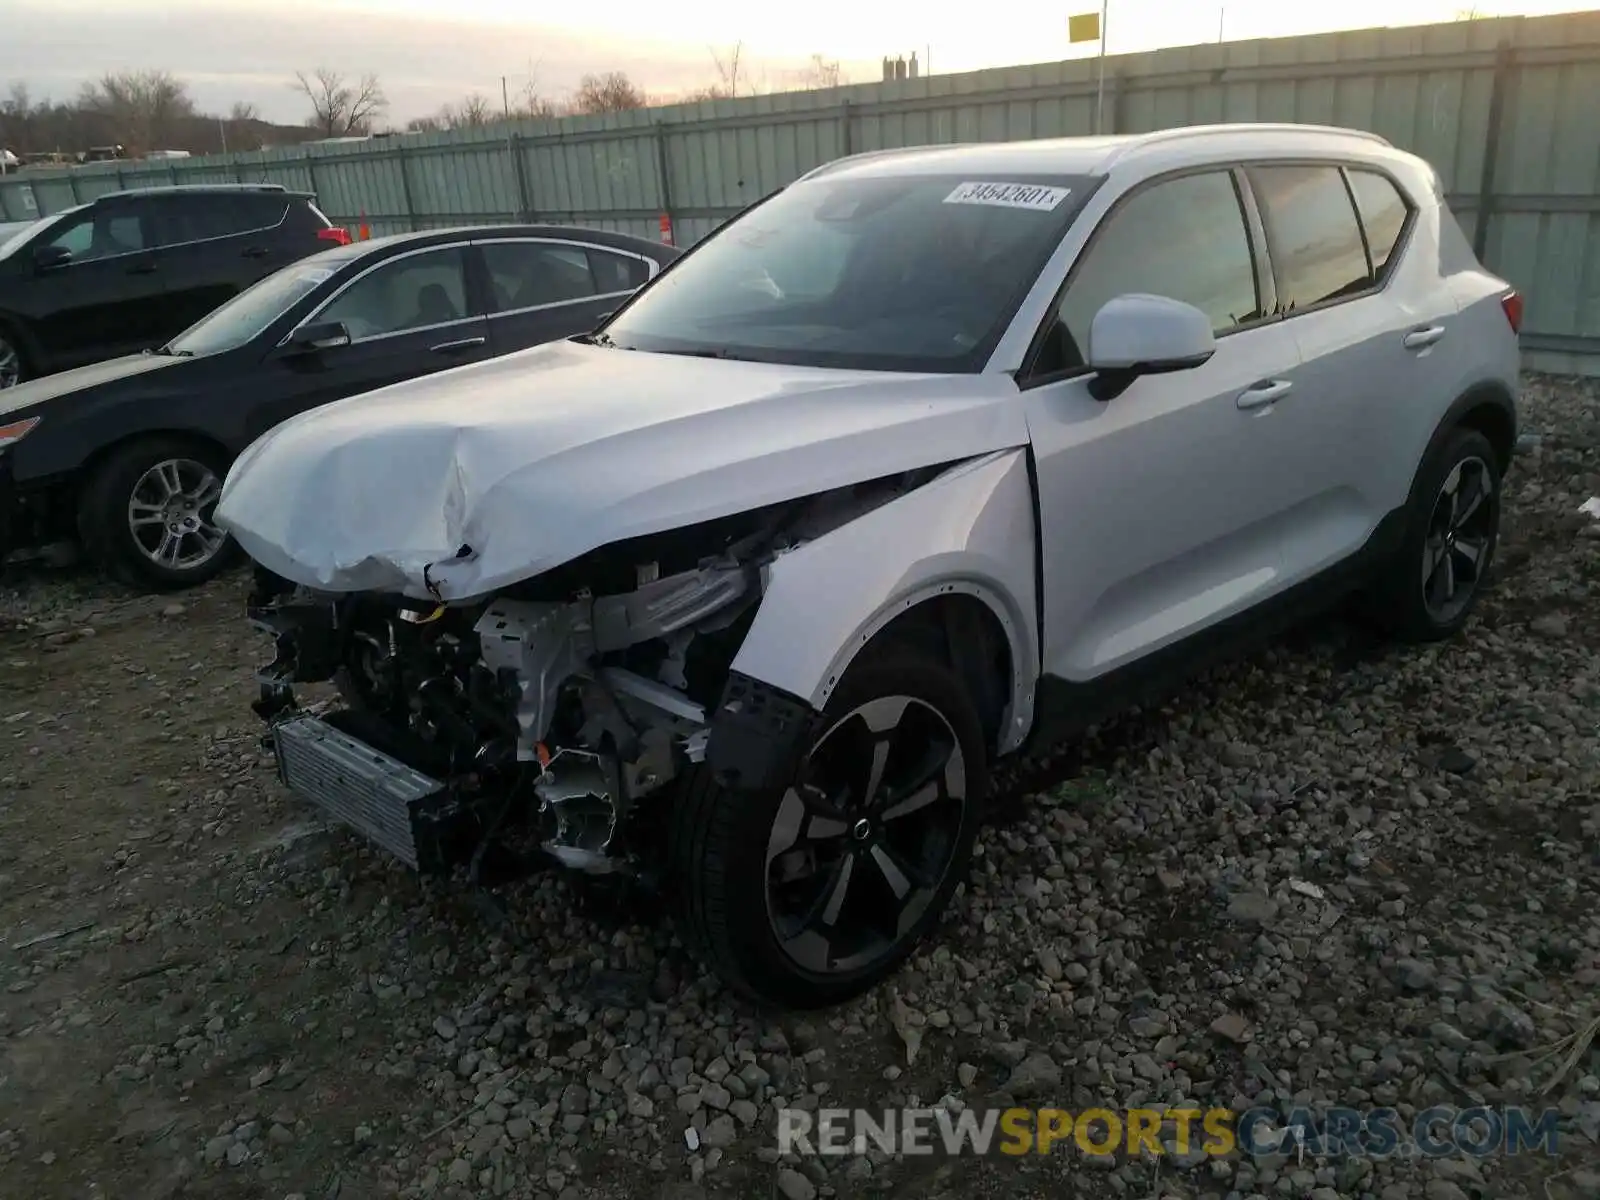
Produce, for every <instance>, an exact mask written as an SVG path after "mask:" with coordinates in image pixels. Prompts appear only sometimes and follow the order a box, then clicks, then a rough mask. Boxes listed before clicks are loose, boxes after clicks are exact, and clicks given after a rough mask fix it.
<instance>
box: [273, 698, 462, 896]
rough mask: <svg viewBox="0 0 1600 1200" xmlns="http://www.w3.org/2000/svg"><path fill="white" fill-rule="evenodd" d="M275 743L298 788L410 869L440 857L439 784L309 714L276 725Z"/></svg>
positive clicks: (442, 806) (283, 772) (442, 802)
mask: <svg viewBox="0 0 1600 1200" xmlns="http://www.w3.org/2000/svg"><path fill="white" fill-rule="evenodd" d="M273 747H274V750H275V752H276V754H277V759H278V774H279V775H280V776H281V777H282V779H283V782H284V783H285V784H286V785H288V787H289V789H290V790H291V791H293V792H294V793H295V794H296V795H298V796H300V797H302V798H303V799H305V800H307V801H309V802H310V803H311V804H312V805H313V806H315V807H316V808H317V809H319V810H320V811H322V812H323V813H325V814H327V815H328V816H329V817H331V818H332V819H334V820H335V821H338V822H339V823H340V824H342V825H346V826H348V827H350V828H351V829H354V830H356V831H357V832H359V833H361V834H363V835H365V836H366V837H367V838H368V839H369V840H371V841H372V842H373V843H375V844H376V845H379V846H381V847H383V848H384V849H385V850H387V851H389V853H390V854H393V855H394V856H395V857H396V858H398V859H400V860H401V861H402V862H404V863H406V864H407V865H408V866H410V867H412V868H414V869H418V870H431V869H434V868H435V867H436V866H437V865H438V853H439V850H440V833H441V821H442V818H443V817H444V816H445V815H446V812H447V810H449V809H452V808H453V807H454V805H452V804H450V803H449V801H448V798H447V796H446V793H445V785H444V784H442V783H440V782H439V781H438V780H436V779H431V778H429V777H428V776H427V775H424V774H422V772H420V771H416V770H413V769H412V768H411V767H409V766H407V765H406V764H405V763H403V762H400V761H399V760H398V759H395V758H391V757H390V756H389V755H387V754H384V753H382V752H381V751H379V750H375V749H373V748H372V747H371V746H369V745H367V744H366V743H365V742H362V741H360V740H358V739H357V738H353V737H351V736H350V735H349V734H347V733H344V732H342V731H341V730H338V729H336V728H334V727H333V726H332V725H330V724H329V723H328V722H326V721H323V720H321V719H320V718H318V717H314V716H300V717H294V718H292V719H291V720H288V721H284V722H282V723H281V724H279V725H276V726H274V728H273Z"/></svg>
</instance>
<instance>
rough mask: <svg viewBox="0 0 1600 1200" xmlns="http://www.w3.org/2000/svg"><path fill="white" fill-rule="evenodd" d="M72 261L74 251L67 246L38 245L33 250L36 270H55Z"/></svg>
mask: <svg viewBox="0 0 1600 1200" xmlns="http://www.w3.org/2000/svg"><path fill="white" fill-rule="evenodd" d="M71 261H72V251H71V250H68V249H67V248H66V247H65V246H36V247H35V248H34V251H33V267H34V270H36V271H53V270H55V269H56V268H57V267H64V266H66V265H67V264H68V263H69V262H71Z"/></svg>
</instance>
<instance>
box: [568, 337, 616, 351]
mask: <svg viewBox="0 0 1600 1200" xmlns="http://www.w3.org/2000/svg"><path fill="white" fill-rule="evenodd" d="M572 340H573V341H575V342H579V343H581V344H582V345H585V346H602V347H604V348H605V349H607V350H616V349H618V346H617V344H616V343H615V342H614V341H612V340H611V335H610V334H609V333H580V334H578V335H577V336H576V337H575V338H573V339H572Z"/></svg>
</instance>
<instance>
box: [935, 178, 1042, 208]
mask: <svg viewBox="0 0 1600 1200" xmlns="http://www.w3.org/2000/svg"><path fill="white" fill-rule="evenodd" d="M1070 195H1072V189H1071V188H1064V187H1046V186H1044V185H1043V184H1037V183H963V184H961V185H960V186H958V187H957V188H956V190H955V191H953V192H951V193H950V194H949V195H948V196H946V197H945V198H944V202H945V203H946V204H992V205H995V206H996V207H999V208H1031V209H1034V210H1036V211H1038V212H1049V211H1050V210H1051V209H1053V208H1055V207H1057V206H1058V205H1060V203H1061V202H1062V201H1063V200H1065V199H1066V198H1067V197H1068V196H1070Z"/></svg>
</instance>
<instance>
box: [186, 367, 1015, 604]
mask: <svg viewBox="0 0 1600 1200" xmlns="http://www.w3.org/2000/svg"><path fill="white" fill-rule="evenodd" d="M1026 441H1027V426H1026V422H1025V418H1024V415H1023V406H1022V405H1021V404H1020V403H1019V402H1018V396H1017V391H1016V386H1015V384H1014V383H1013V382H1012V381H1011V380H1010V379H1009V378H1006V377H1004V376H990V375H981V376H980V375H967V376H945V375H896V374H886V373H881V372H858V371H835V370H823V369H818V368H810V367H790V366H776V365H770V364H765V363H746V362H731V361H723V360H710V359H697V358H688V357H683V356H674V355H662V354H647V353H642V352H638V351H630V350H619V349H603V348H599V347H593V346H585V345H581V344H578V343H572V342H558V343H554V344H551V345H546V346H540V347H536V348H535V349H532V350H527V351H522V352H520V353H517V354H511V355H507V356H505V357H502V358H497V359H491V360H489V361H487V362H484V363H478V364H475V365H472V366H467V367H461V368H457V369H455V370H451V371H447V372H442V373H440V374H437V375H432V376H428V377H425V378H423V379H418V380H412V381H410V382H407V383H402V384H397V385H395V386H392V387H388V388H383V389H380V390H378V391H375V392H369V393H367V394H365V395H362V396H356V397H353V398H351V399H348V400H341V401H338V402H336V403H334V404H330V405H327V406H325V407H322V408H319V409H314V410H312V411H310V412H307V413H303V414H301V415H300V416H298V417H295V418H293V419H292V420H289V421H287V422H285V423H284V424H282V425H280V426H278V427H277V428H276V429H273V430H271V431H270V432H268V433H266V434H265V435H263V436H262V437H261V438H260V439H258V440H257V441H256V442H255V443H254V444H252V445H251V446H250V447H249V448H248V449H247V450H246V451H245V452H244V453H243V454H242V455H241V456H240V457H239V459H238V461H237V462H235V464H234V466H233V469H232V471H230V472H229V475H228V479H227V481H226V484H225V485H224V487H223V492H222V499H221V501H220V503H219V505H218V508H217V518H218V521H219V522H220V523H221V524H222V525H223V526H224V528H226V529H228V530H229V531H230V532H232V533H233V535H234V537H236V538H237V539H238V541H239V543H240V544H241V545H242V546H243V548H244V549H245V551H246V552H247V553H248V554H249V555H250V556H251V558H253V559H254V560H255V561H256V562H258V563H260V564H261V565H262V566H264V567H266V568H267V569H268V570H271V571H274V572H276V573H277V574H279V575H281V576H283V577H284V578H287V579H290V580H293V581H294V582H296V583H301V584H304V585H306V586H309V587H313V588H318V589H322V590H326V591H334V592H350V591H391V592H403V593H405V594H407V595H410V596H414V597H419V598H420V597H425V596H427V595H429V594H430V588H429V585H430V584H431V585H432V586H433V588H434V589H436V591H435V593H434V594H437V595H438V596H440V597H441V598H443V599H447V600H449V599H463V598H470V597H474V596H481V595H484V594H487V593H489V592H491V591H494V590H495V589H497V588H500V587H504V586H505V585H507V584H509V583H513V582H516V581H517V580H521V579H526V578H530V577H532V576H534V575H537V574H540V573H541V572H544V571H547V570H550V569H551V568H553V567H556V566H559V565H561V564H562V563H564V562H568V561H570V560H572V559H574V558H576V557H578V556H579V555H581V554H584V553H586V552H588V551H590V550H593V549H595V548H597V547H599V546H604V545H606V544H608V543H611V542H616V541H619V540H622V539H624V538H630V537H636V536H640V535H643V534H649V533H657V532H661V531H663V530H668V529H673V528H677V527H680V526H684V525H690V524H694V523H695V522H698V521H705V520H710V519H712V518H715V517H720V516H726V515H729V514H731V513H737V512H741V511H745V510H748V509H752V508H758V507H761V506H762V505H766V504H773V503H778V502H781V501H784V500H790V499H794V498H797V497H800V496H805V495H808V494H812V493H815V492H820V491H824V490H826V489H829V488H833V487H841V486H844V485H847V484H851V483H857V482H861V481H864V480H868V479H873V478H878V477H881V476H883V475H888V474H893V473H895V472H898V471H904V470H912V469H914V468H916V467H921V466H928V465H932V464H936V463H940V462H949V461H954V460H957V459H962V458H967V457H970V456H975V455H979V454H984V453H988V452H990V451H993V450H998V449H1003V448H1007V447H1012V446H1018V445H1022V444H1024V443H1025V442H1026ZM463 547H470V552H469V553H467V554H466V555H464V556H462V557H459V558H458V557H457V554H458V552H460V551H461V550H462V548H463ZM425 572H426V575H425Z"/></svg>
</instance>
